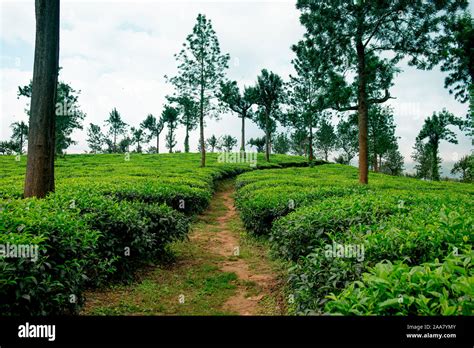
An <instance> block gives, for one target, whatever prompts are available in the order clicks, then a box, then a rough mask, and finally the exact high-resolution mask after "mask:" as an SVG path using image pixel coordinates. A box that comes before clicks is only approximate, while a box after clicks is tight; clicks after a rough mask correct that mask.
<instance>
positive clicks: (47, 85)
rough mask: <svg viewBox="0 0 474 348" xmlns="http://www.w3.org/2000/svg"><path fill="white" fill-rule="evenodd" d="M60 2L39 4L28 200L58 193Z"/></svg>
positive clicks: (50, 0)
mask: <svg viewBox="0 0 474 348" xmlns="http://www.w3.org/2000/svg"><path fill="white" fill-rule="evenodd" d="M59 7H60V6H59V0H36V2H35V12H36V39H35V60H34V67H33V83H32V95H31V108H30V123H29V134H28V139H29V141H28V158H27V164H26V177H25V191H24V196H25V197H38V198H42V197H45V196H46V195H47V194H48V192H52V191H54V141H55V117H56V114H55V101H56V88H57V83H58V70H59V69H58V67H59Z"/></svg>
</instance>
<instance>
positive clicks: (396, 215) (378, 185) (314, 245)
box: [237, 165, 474, 315]
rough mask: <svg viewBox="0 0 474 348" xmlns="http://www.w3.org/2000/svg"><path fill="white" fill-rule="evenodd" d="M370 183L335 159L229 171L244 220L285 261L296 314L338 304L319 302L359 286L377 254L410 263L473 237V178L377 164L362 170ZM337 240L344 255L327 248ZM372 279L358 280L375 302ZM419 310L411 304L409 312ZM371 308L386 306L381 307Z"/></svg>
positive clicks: (379, 259) (466, 244) (439, 255)
mask: <svg viewBox="0 0 474 348" xmlns="http://www.w3.org/2000/svg"><path fill="white" fill-rule="evenodd" d="M369 182H370V184H369V185H368V186H359V185H358V184H357V170H356V168H353V167H349V166H342V165H322V166H317V167H313V168H297V169H296V168H290V169H282V170H278V171H277V170H267V171H264V172H249V173H245V174H242V175H240V176H239V177H238V178H237V189H238V194H237V207H238V208H239V210H240V214H241V216H242V219H243V221H244V223H245V225H246V227H247V228H248V229H249V230H250V231H251V232H253V233H255V234H269V237H270V238H269V239H270V244H271V248H272V251H273V254H274V255H276V256H278V257H281V258H283V259H287V260H290V262H291V266H290V268H289V272H288V275H289V280H288V284H289V287H290V291H291V293H292V294H293V296H294V299H295V301H294V304H293V305H292V307H293V309H294V310H295V311H296V313H300V314H323V313H325V311H329V308H330V312H331V313H336V311H334V310H333V309H332V308H333V307H327V306H329V304H327V303H328V301H329V299H334V298H335V297H334V296H336V297H337V296H338V295H339V294H340V293H344V296H345V297H344V298H346V297H347V298H352V297H351V296H352V295H350V294H351V292H352V291H355V290H354V289H356V288H357V287H356V286H352V285H350V284H357V283H356V282H357V281H360V280H361V279H362V277H363V276H362V274H363V273H366V272H368V270H370V269H373V267H376V265H377V264H379V263H386V262H390V263H392V264H397V265H398V264H399V263H403V264H404V265H405V266H406V267H409V268H413V267H417V266H418V265H420V264H426V263H430V262H431V263H433V262H434V261H433V260H435V259H444V258H445V257H447V256H448V255H449V254H450V253H452V252H455V251H456V252H457V251H458V250H459V251H460V250H467V249H469V248H470V247H471V246H472V240H473V238H474V218H473V215H472V212H473V211H474V200H473V197H474V186H473V185H466V184H460V183H454V182H425V181H419V180H414V179H409V178H403V177H391V176H387V175H383V174H377V173H370V177H369ZM289 202H291V203H292V204H290V205H289V204H288V203H289ZM336 248H339V249H341V250H342V249H343V248H347V250H348V251H349V252H350V251H351V250H355V252H356V253H354V254H353V255H345V253H346V251H345V249H344V250H343V251H341V255H335V254H334V251H332V250H335V249H336ZM339 249H338V250H339ZM469 250H470V249H469ZM450 262H451V261H450ZM429 276H430V275H427V276H426V277H429ZM460 281H461V282H464V280H460ZM370 286H371V284H366V287H367V290H364V291H365V293H364V296H367V297H368V298H369V299H368V300H364V301H367V302H370V301H373V303H376V300H375V299H374V298H372V296H375V295H374V294H373V293H372V292H371V291H372V290H369V288H370ZM348 287H350V288H348ZM469 291H470V292H469ZM469 291H467V292H466V296H467V294H470V295H471V297H472V293H473V289H472V286H471V288H470V290H469ZM331 293H332V295H330V294H331ZM354 296H355V295H354ZM463 296H464V295H463ZM354 298H355V297H354ZM463 298H464V297H463ZM455 299H456V298H455V297H453V301H455ZM354 301H355V300H354ZM371 303H372V302H371ZM326 304H327V305H326ZM331 306H333V305H331ZM462 306H464V302H463V305H462ZM463 308H465V307H463ZM418 309H419V308H418V307H416V306H415V307H412V308H411V311H410V313H414V312H416V310H418ZM344 313H345V314H348V313H349V312H348V311H346V312H344ZM361 313H362V312H358V313H357V314H361ZM419 313H420V314H422V313H424V312H423V311H422V310H421V309H419ZM433 313H437V314H449V313H451V312H450V311H449V310H444V309H443V310H439V311H434V312H433ZM455 313H456V314H464V313H465V309H463V310H462V311H455ZM349 314H356V313H355V311H354V312H350V313H349ZM377 314H388V315H390V314H394V313H393V312H392V311H390V310H388V309H387V311H383V310H381V309H380V310H379V311H378V312H377Z"/></svg>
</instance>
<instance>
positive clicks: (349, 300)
mask: <svg viewBox="0 0 474 348" xmlns="http://www.w3.org/2000/svg"><path fill="white" fill-rule="evenodd" d="M473 257H474V253H473V252H472V251H471V250H469V251H467V252H466V253H465V254H458V255H453V254H450V255H449V256H448V257H446V259H445V260H444V261H443V262H439V261H438V259H436V260H435V261H434V262H429V263H423V264H421V265H419V266H413V267H410V266H409V265H407V264H405V263H403V262H402V261H398V262H396V263H392V262H390V261H385V262H381V263H378V264H376V265H375V266H374V267H371V268H370V269H369V272H368V273H364V274H363V275H362V280H360V281H354V282H352V283H351V284H350V285H349V286H348V287H347V288H346V289H344V290H343V291H342V292H341V293H340V294H338V295H335V294H331V295H329V296H328V299H329V301H328V302H327V303H326V304H325V311H326V312H327V313H331V314H342V315H472V314H473V313H474V297H473V294H474V272H473V269H474V268H473Z"/></svg>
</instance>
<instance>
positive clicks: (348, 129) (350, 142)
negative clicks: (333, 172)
mask: <svg viewBox="0 0 474 348" xmlns="http://www.w3.org/2000/svg"><path fill="white" fill-rule="evenodd" d="M358 133H359V130H358V129H357V122H354V121H353V119H351V118H349V119H347V120H341V121H339V123H338V124H337V143H336V146H337V147H338V148H339V149H341V150H342V151H343V155H342V161H341V162H342V163H344V164H350V163H351V160H352V159H353V158H354V156H355V155H356V154H357V150H358V148H359V142H358V141H357V138H358Z"/></svg>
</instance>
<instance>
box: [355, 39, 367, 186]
mask: <svg viewBox="0 0 474 348" xmlns="http://www.w3.org/2000/svg"><path fill="white" fill-rule="evenodd" d="M357 59H358V66H357V74H358V79H359V81H358V82H359V84H358V101H359V103H358V104H359V105H358V106H359V109H358V112H359V183H361V184H365V185H366V184H368V183H369V163H368V149H367V131H368V125H367V123H368V122H367V119H368V108H367V90H366V71H365V52H364V45H363V43H362V40H358V42H357Z"/></svg>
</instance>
